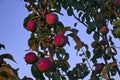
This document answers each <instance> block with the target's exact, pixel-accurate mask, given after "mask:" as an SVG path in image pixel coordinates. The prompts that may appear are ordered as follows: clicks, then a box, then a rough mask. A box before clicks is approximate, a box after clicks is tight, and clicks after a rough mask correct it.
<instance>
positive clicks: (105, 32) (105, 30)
mask: <svg viewBox="0 0 120 80" xmlns="http://www.w3.org/2000/svg"><path fill="white" fill-rule="evenodd" d="M100 32H101V33H102V34H107V33H108V32H109V29H108V27H107V26H102V27H101V29H100Z"/></svg>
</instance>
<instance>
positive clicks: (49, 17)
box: [46, 13, 58, 25]
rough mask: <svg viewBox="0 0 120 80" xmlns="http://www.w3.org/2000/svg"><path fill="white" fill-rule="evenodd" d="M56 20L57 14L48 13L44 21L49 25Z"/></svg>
mask: <svg viewBox="0 0 120 80" xmlns="http://www.w3.org/2000/svg"><path fill="white" fill-rule="evenodd" d="M57 21H58V16H57V14H55V13H49V14H47V15H46V22H47V23H48V24H49V25H52V24H54V23H56V22H57Z"/></svg>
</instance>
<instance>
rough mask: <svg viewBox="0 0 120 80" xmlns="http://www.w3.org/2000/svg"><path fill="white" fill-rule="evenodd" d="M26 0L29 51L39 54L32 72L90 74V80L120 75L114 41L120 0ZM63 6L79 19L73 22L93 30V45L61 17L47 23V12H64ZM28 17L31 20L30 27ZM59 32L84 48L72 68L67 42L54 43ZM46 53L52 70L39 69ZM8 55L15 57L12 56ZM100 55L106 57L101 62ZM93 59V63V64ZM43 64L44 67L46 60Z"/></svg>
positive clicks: (52, 76)
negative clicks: (79, 59) (39, 62)
mask: <svg viewBox="0 0 120 80" xmlns="http://www.w3.org/2000/svg"><path fill="white" fill-rule="evenodd" d="M24 1H25V2H26V4H25V7H26V9H27V10H28V11H29V14H28V16H26V18H25V19H24V23H23V26H24V28H25V29H26V30H28V31H30V32H31V36H30V38H29V39H28V46H29V48H30V49H29V50H28V51H34V52H35V53H36V55H37V60H36V62H34V63H32V64H30V65H31V73H32V75H33V76H34V77H35V79H36V80H46V79H49V80H79V79H82V80H84V79H85V78H86V77H87V76H88V75H90V77H89V80H102V79H106V80H115V79H114V76H120V69H119V62H118V61H117V59H116V58H115V56H116V55H117V54H118V50H117V49H119V46H118V47H117V46H116V45H115V42H114V41H113V39H120V0H24ZM61 9H64V10H65V11H66V13H67V15H68V16H73V17H74V18H75V19H76V20H78V22H79V23H76V22H75V23H74V26H75V27H77V24H83V25H84V27H85V28H86V33H87V34H88V35H89V34H91V37H92V38H93V42H92V43H91V45H88V44H86V43H85V42H84V41H81V39H80V36H78V34H77V33H78V31H79V30H78V29H76V28H75V27H74V28H72V27H70V26H66V25H64V24H63V23H62V21H60V20H59V17H58V20H56V22H55V23H52V24H48V23H47V21H46V17H47V16H46V15H48V14H50V13H55V14H57V15H64V14H63V13H61ZM49 18H51V17H49ZM51 20H52V19H51ZM29 21H32V23H30V26H29V28H28V23H29ZM33 21H34V22H35V23H34V22H33ZM31 25H32V26H31ZM109 25H111V26H112V27H110V26H109ZM33 26H34V27H33ZM109 33H110V35H109ZM58 34H63V35H65V36H66V37H67V40H68V41H67V42H66V44H68V45H70V42H69V38H70V37H71V38H73V40H74V41H75V43H76V44H75V45H74V46H75V47H74V49H75V50H76V51H77V52H81V53H80V54H79V55H80V58H82V61H81V62H79V63H77V62H76V66H75V67H73V69H72V70H70V64H69V62H68V59H69V55H70V54H69V53H68V52H67V50H66V49H65V48H64V46H66V44H64V45H63V46H57V45H55V44H54V38H55V36H56V35H58ZM58 41H59V40H58ZM61 41H64V39H62V40H61ZM2 47H3V45H0V48H2ZM90 47H92V51H90ZM5 55H6V56H11V55H9V54H5ZM1 56H2V57H1ZM46 57H47V58H49V59H50V61H51V63H50V68H49V70H47V71H40V70H38V67H37V64H38V60H39V59H41V58H46ZM0 58H4V57H3V55H0ZM7 58H9V59H11V60H13V61H14V59H13V58H12V57H7ZM99 59H102V60H103V61H102V62H101V63H99ZM91 63H92V64H93V65H90V64H91ZM42 66H43V67H45V64H44V65H42ZM0 75H1V73H0ZM23 80H25V78H23Z"/></svg>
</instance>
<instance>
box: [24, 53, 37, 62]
mask: <svg viewBox="0 0 120 80" xmlns="http://www.w3.org/2000/svg"><path fill="white" fill-rule="evenodd" d="M24 59H25V61H26V63H27V64H33V63H35V62H36V60H37V56H36V54H35V53H34V52H29V53H27V54H26V55H25V57H24Z"/></svg>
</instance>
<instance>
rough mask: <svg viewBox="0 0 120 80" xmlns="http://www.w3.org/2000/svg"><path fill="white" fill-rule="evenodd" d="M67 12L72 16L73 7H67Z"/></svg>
mask: <svg viewBox="0 0 120 80" xmlns="http://www.w3.org/2000/svg"><path fill="white" fill-rule="evenodd" d="M67 14H68V16H72V15H73V9H72V8H71V7H70V8H68V10H67Z"/></svg>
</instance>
